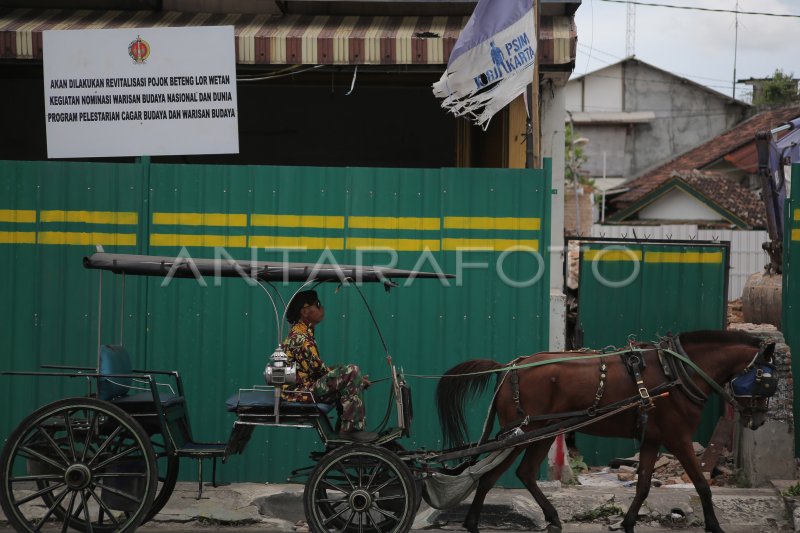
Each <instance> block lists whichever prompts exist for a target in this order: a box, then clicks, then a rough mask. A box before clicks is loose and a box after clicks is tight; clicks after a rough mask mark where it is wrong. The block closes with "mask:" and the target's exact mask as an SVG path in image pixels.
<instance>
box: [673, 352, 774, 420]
mask: <svg viewBox="0 0 800 533" xmlns="http://www.w3.org/2000/svg"><path fill="white" fill-rule="evenodd" d="M678 337H679V336H668V337H666V338H663V339H662V340H664V341H667V342H668V343H669V344H670V345H671V346H673V347H674V348H675V349H674V350H669V349H666V350H665V349H663V348H662V350H663V351H664V352H667V353H669V354H670V355H672V356H673V357H675V358H676V359H678V360H679V361H681V362H683V363H684V364H686V365H687V366H689V368H691V369H692V370H694V371H695V372H696V373H697V374H698V375H699V376H700V377H701V378H703V381H705V382H706V383H708V385H709V386H710V387H711V388H712V389H714V391H715V392H717V394H719V395H720V396H721V397H722V398H723V399H724V400H725V401H726V402H728V403H729V404H730V405H731V406H732V407H733V409H734V410H735V411H737V412H738V413H739V414H740V415H741V416H744V417H752V416H753V415H754V414H756V413H765V412H767V410H768V409H769V399H770V398H771V397H772V396H774V395H775V393H776V392H777V390H778V378H777V376H776V369H775V365H773V364H772V363H771V362H770V361H769V360H768V356H770V355H772V354H773V353H774V351H775V343H764V342H762V343H761V346H760V347H759V350H758V352H756V354H755V356H753V360H752V361H750V364H748V365H747V366H746V367H745V368H744V370H742V371H741V372H739V373H738V374H736V376H734V377H733V379H731V380H730V382H729V383H730V388H731V392H728V391H727V390H726V389H725V388H723V387H722V386H720V385H719V383H717V382H716V381H714V380H713V379H711V377H710V376H709V375H708V374H706V373H705V372H704V371H703V370H702V369H701V368H700V367H699V366H697V364H696V363H695V362H694V361H692V360H691V358H689V356H688V354H687V353H686V351H685V350H684V349H683V346H681V343H680V340H679V339H678ZM751 378H752V380H751ZM748 380H751V381H750V382H748ZM737 381H739V384H737V383H736V382H737ZM737 389H738V392H737ZM762 400H766V401H762Z"/></svg>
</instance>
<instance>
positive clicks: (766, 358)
mask: <svg viewBox="0 0 800 533" xmlns="http://www.w3.org/2000/svg"><path fill="white" fill-rule="evenodd" d="M675 339H676V340H677V342H676V343H675V341H672V342H673V344H670V347H672V348H673V349H674V350H677V351H678V352H679V353H680V352H682V353H683V355H684V356H686V357H688V358H689V359H690V360H691V361H692V362H693V363H694V364H695V365H696V366H697V367H699V368H700V369H701V370H702V371H704V372H705V374H706V375H707V376H708V377H709V378H710V379H711V380H713V381H714V382H715V383H716V384H718V385H720V386H722V385H724V384H726V383H729V382H731V381H732V380H733V381H735V382H736V383H735V384H734V385H735V386H734V387H733V389H734V394H735V396H733V397H732V396H730V395H727V393H726V395H727V398H726V399H727V400H729V401H731V400H733V398H734V397H735V401H734V402H733V403H734V407H736V409H737V411H739V415H740V421H741V423H742V424H743V425H745V426H746V427H749V428H751V429H756V428H757V427H759V426H761V425H762V424H763V423H764V420H765V415H766V409H767V406H768V402H769V396H771V395H772V393H773V392H774V389H775V387H776V381H775V377H774V372H773V371H772V370H774V367H772V366H771V362H772V355H773V351H774V348H775V346H774V344H770V345H763V344H760V341H759V339H757V338H755V337H753V336H751V335H747V334H745V333H739V332H732V331H696V332H691V333H683V334H681V335H679V336H677V337H675ZM636 346H637V347H638V348H639V349H640V350H643V351H638V352H635V355H636V356H637V358H638V359H640V360H642V361H644V365H640V366H639V369H640V371H639V374H640V376H641V378H642V380H643V382H644V385H645V386H646V387H647V388H648V389H650V390H651V391H652V390H653V389H654V388H656V387H659V386H660V385H662V384H665V383H669V384H671V386H667V390H669V394H668V395H667V396H661V397H658V398H654V399H653V400H652V402H653V403H652V405H651V407H652V408H651V409H648V410H647V415H648V422H647V423H646V424H645V426H644V427H645V430H644V433H643V434H640V435H638V436H639V437H640V438H641V448H640V450H639V468H638V474H639V478H638V481H637V483H636V495H635V497H634V499H633V501H632V502H631V505H630V507H629V508H628V511H627V513H626V514H625V517H624V519H623V521H622V526H623V527H624V529H625V531H626V533H632V532H633V528H634V524H635V523H636V518H637V515H638V512H639V508H640V507H641V505H642V502H643V501H644V500H645V498H647V494H648V492H649V491H650V482H651V477H652V474H653V467H654V464H655V461H656V458H657V455H658V450H659V447H660V446H662V445H663V446H665V447H666V448H667V449H668V450H669V451H670V452H671V453H673V454H674V455H675V457H676V458H677V459H678V460H679V461H680V462H681V464H682V465H683V467H684V469H685V470H686V473H687V474H688V475H689V477H690V478H691V480H692V483H693V484H694V486H695V488H696V489H697V493H698V494H699V496H700V501H701V503H702V505H703V516H704V518H705V526H706V530H707V531H712V532H715V533H719V532H722V529H721V528H720V526H719V522H718V521H717V517H716V516H715V514H714V508H713V506H712V504H711V489H710V488H709V486H708V483H707V482H706V480H705V478H704V477H703V473H702V471H701V470H700V465H699V464H698V461H697V458H696V456H695V453H694V450H693V448H692V433H693V432H694V430H695V429H696V428H697V425H698V423H699V421H700V414H701V411H702V408H703V405H702V404H703V401H704V400H705V398H706V397H707V396H708V394H710V393H711V392H712V391H713V390H714V388H715V387H714V386H713V385H711V384H709V383H708V382H706V381H705V379H704V378H703V377H702V376H701V375H700V373H699V372H696V371H694V370H692V369H691V366H690V365H688V366H687V365H686V364H685V363H680V365H679V366H682V367H683V369H685V370H687V373H685V374H684V373H683V372H682V370H681V369H680V368H678V369H677V370H678V371H677V372H676V367H675V366H673V367H672V371H670V370H669V368H670V366H669V364H668V362H667V361H666V360H667V359H670V358H672V359H673V361H675V360H679V359H676V358H673V357H672V356H671V355H669V353H668V352H664V351H661V353H660V356H661V357H659V352H658V347H657V346H654V345H644V344H638V345H636ZM663 347H666V345H663V346H662V348H663ZM681 347H682V348H681ZM581 355H591V353H587V352H572V353H540V354H536V355H533V356H531V357H526V358H522V359H518V360H516V361H514V363H513V364H514V365H517V366H519V365H525V364H528V363H532V362H536V361H542V360H547V359H556V358H563V357H577V360H571V361H566V362H558V363H554V364H545V365H542V366H536V367H528V368H520V369H518V370H516V373H517V377H516V378H514V379H509V376H510V375H512V374H513V372H502V371H500V372H498V374H497V375H498V376H499V377H498V387H497V388H496V394H495V396H494V402H493V404H492V407H491V409H490V413H489V420H488V424H487V425H486V427H487V428H491V427H492V423H493V418H494V416H495V414H496V415H497V416H498V417H499V422H500V427H501V430H505V429H509V428H513V427H517V426H519V427H520V429H522V430H523V431H525V432H530V431H534V430H536V429H538V428H541V427H543V426H545V425H548V424H551V423H557V422H558V421H559V419H558V417H557V416H555V415H557V414H559V413H568V412H575V411H581V410H583V411H585V410H586V409H587V408H589V407H591V406H592V405H593V403H595V398H596V396H597V395H599V394H600V392H601V390H600V389H601V388H602V389H604V390H603V391H602V397H601V399H600V400H599V401H598V402H597V403H596V411H597V412H598V413H602V409H603V407H604V406H608V405H611V404H614V403H615V402H621V401H622V402H624V400H625V399H626V398H627V399H631V400H632V401H637V400H640V396H641V395H640V392H639V387H638V386H637V385H636V384H635V381H634V379H633V378H632V375H634V374H635V373H633V372H632V371H629V366H628V365H627V364H626V363H625V362H623V358H622V357H620V356H618V355H615V356H611V357H603V358H597V357H585V358H584V357H580V356H581ZM662 361H665V365H664V366H662ZM602 363H605V364H606V367H605V368H601V364H602ZM505 366H506V365H503V364H501V363H497V362H495V361H490V360H481V359H476V360H472V361H466V362H464V363H461V364H459V365H457V366H455V367H454V368H451V369H450V370H449V371H448V372H447V374H446V375H445V377H443V378H442V379H441V380H440V382H439V385H438V387H437V390H436V399H437V404H438V409H439V418H440V420H441V423H442V429H443V432H444V436H445V442H447V443H449V444H451V445H456V446H458V445H461V444H464V443H465V442H466V438H465V434H466V423H465V419H464V414H463V412H464V405H465V402H466V401H467V400H468V399H469V398H470V397H472V396H473V395H474V394H476V393H479V392H480V391H482V390H484V388H485V387H486V385H487V384H488V383H489V381H490V378H491V376H492V375H493V374H492V373H487V372H486V371H489V370H497V369H501V368H503V367H505ZM665 367H666V368H667V370H666V371H665ZM479 372H483V373H479ZM476 373H479V374H476ZM666 373H669V374H670V376H671V377H667V375H666ZM601 374H605V379H604V381H605V385H604V387H600V386H599V384H600V381H601ZM676 374H679V375H682V376H683V382H684V383H685V384H684V385H681V384H680V383H679V381H681V380H680V379H676V377H677V376H676ZM692 374H693V375H692ZM756 376H758V378H757V379H756ZM762 376H764V377H766V378H767V379H768V382H767V383H766V384H765V383H763V382H762ZM514 381H518V385H517V386H515V385H514V384H513V382H514ZM737 383H738V384H739V386H736V384H737ZM748 384H749V385H748ZM763 386H765V387H767V392H765V389H764V388H763ZM748 387H749V389H748ZM754 388H755V390H754ZM770 388H771V390H770ZM515 389H516V391H517V393H518V399H517V400H515V399H514V395H515V394H514V392H515ZM657 390H664V388H663V387H662V388H661V389H657ZM638 412H639V409H638V408H633V409H628V410H626V411H623V412H621V413H619V414H615V415H613V416H611V417H609V418H606V419H604V420H602V421H599V422H597V423H594V424H591V425H588V426H587V427H585V428H583V429H581V430H580V431H581V432H583V433H588V434H591V435H599V436H606V437H632V436H634V434H635V433H636V428H637V425H640V426H641V420H640V419H639V414H638ZM550 414H552V415H553V416H554V418H553V419H552V420H545V419H544V418H545V417H543V416H541V415H550ZM525 417H529V418H533V419H535V421H529V420H526V419H525ZM526 422H527V423H526ZM485 433H486V431H485ZM640 433H641V432H640ZM485 436H486V435H484V437H485ZM553 439H554V438H553V437H550V438H546V439H544V440H540V441H536V442H533V443H532V444H525V445H521V446H518V447H516V448H515V449H514V450H513V451H512V452H511V454H510V455H509V456H508V457H507V458H506V459H505V460H504V461H503V462H502V463H501V464H500V465H499V466H497V467H496V468H494V469H493V470H491V471H490V472H488V473H486V474H484V475H483V476H482V477H481V478H480V481H479V483H478V488H477V490H476V493H475V497H474V499H473V501H472V505H471V507H470V509H469V512H468V513H467V516H466V519H465V520H464V527H465V528H466V529H467V530H468V531H470V532H471V533H476V532H477V531H478V519H479V516H480V512H481V508H482V506H483V501H484V498H485V497H486V494H487V493H488V492H489V490H490V489H491V488H492V487H493V486H494V484H495V483H496V482H497V479H498V478H499V477H500V476H501V475H502V474H503V472H504V471H506V470H507V469H508V468H509V467H510V466H511V465H512V464H513V462H514V460H515V459H516V458H517V456H518V455H519V454H520V453H522V452H523V451H524V452H525V455H524V457H523V459H522V462H521V463H520V465H519V467H518V468H517V471H516V474H517V477H518V478H519V479H520V480H521V481H522V483H523V484H524V485H525V487H526V488H527V489H528V491H529V492H530V493H531V495H532V496H533V498H534V500H536V503H538V504H539V506H540V507H541V508H542V511H543V512H544V517H545V520H546V521H547V522H548V524H549V525H548V531H550V532H558V531H561V520H560V519H559V517H558V513H557V511H556V509H555V507H553V504H551V503H550V502H549V501H548V500H547V498H546V497H545V496H544V494H543V493H542V491H541V489H540V488H539V487H538V485H537V484H536V477H537V473H538V472H539V465H540V463H541V462H542V460H543V459H544V458H545V457H546V455H547V452H548V449H549V448H550V445H551V443H552V442H553Z"/></svg>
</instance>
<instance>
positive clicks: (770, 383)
mask: <svg viewBox="0 0 800 533" xmlns="http://www.w3.org/2000/svg"><path fill="white" fill-rule="evenodd" d="M774 354H775V343H769V344H762V345H761V347H760V348H759V350H758V353H757V354H756V355H755V357H753V360H752V361H751V362H750V364H749V365H747V366H746V367H745V369H744V370H742V371H741V372H740V373H739V374H737V375H736V376H735V377H734V378H733V379H732V380H731V391H732V392H733V397H734V398H735V399H736V402H737V403H738V407H739V409H738V410H739V422H740V423H741V424H742V425H743V426H744V427H747V428H750V429H758V428H760V427H761V426H763V425H764V422H766V417H767V410H768V409H769V399H770V398H771V397H772V396H773V395H774V394H775V393H776V392H777V390H778V375H777V372H776V371H775V365H774V364H773V362H772V359H773V356H774Z"/></svg>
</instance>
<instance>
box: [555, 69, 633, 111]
mask: <svg viewBox="0 0 800 533" xmlns="http://www.w3.org/2000/svg"><path fill="white" fill-rule="evenodd" d="M567 88H568V90H567V109H569V110H570V111H601V112H610V111H623V86H622V65H620V64H617V65H611V66H610V67H607V68H604V69H602V70H600V71H597V72H594V73H592V74H590V75H588V76H584V77H582V78H580V79H578V80H575V81H573V82H571V83H568V84H567Z"/></svg>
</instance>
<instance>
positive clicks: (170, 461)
mask: <svg viewBox="0 0 800 533" xmlns="http://www.w3.org/2000/svg"><path fill="white" fill-rule="evenodd" d="M148 433H149V432H148ZM150 443H151V444H152V445H153V451H154V452H155V457H156V464H157V470H158V486H157V488H156V495H155V498H153V504H152V505H151V506H150V510H149V511H148V512H147V514H146V515H145V517H144V520H142V522H141V523H142V524H144V523H145V522H149V521H150V520H152V519H153V517H154V516H156V515H157V514H158V513H159V512H160V511H161V509H163V508H164V506H165V505H166V504H167V502H168V501H169V499H170V497H171V496H172V492H173V491H174V490H175V483H176V482H177V481H178V468H179V466H180V458H178V457H176V456H173V455H169V454H168V452H167V448H166V447H165V446H164V436H163V435H161V434H160V433H155V434H153V435H151V436H150ZM51 484H52V482H51V481H46V480H37V481H36V485H37V490H41V489H44V488H45V487H47V486H49V485H51ZM42 499H43V500H44V501H45V505H47V506H48V508H49V507H51V506H53V505H54V504H55V499H54V497H53V493H51V492H47V493H45V494H43V495H42ZM53 513H54V514H55V515H56V516H57V517H58V519H59V520H63V518H64V517H65V516H66V509H65V508H64V505H63V503H62V504H59V505H58V506H57V507H56V508H55V510H54V511H53ZM128 513H129V511H128ZM70 524H71V526H72V527H73V528H75V529H77V530H79V531H84V532H86V531H87V530H88V529H89V528H87V527H86V522H85V521H84V520H82V518H81V517H78V518H74V517H73V519H72V520H71V522H70ZM140 525H141V524H140ZM115 528H116V526H115V525H114V524H113V523H112V524H105V525H104V524H96V523H95V524H93V526H92V531H93V533H111V532H113V531H114V530H115Z"/></svg>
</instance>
